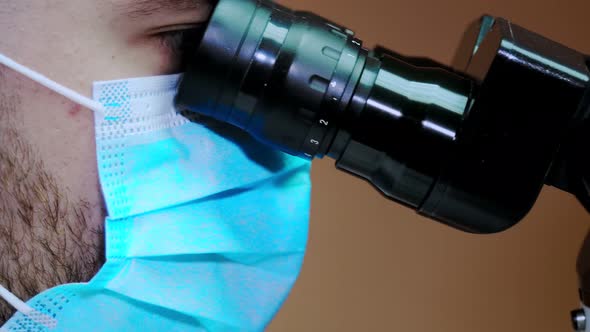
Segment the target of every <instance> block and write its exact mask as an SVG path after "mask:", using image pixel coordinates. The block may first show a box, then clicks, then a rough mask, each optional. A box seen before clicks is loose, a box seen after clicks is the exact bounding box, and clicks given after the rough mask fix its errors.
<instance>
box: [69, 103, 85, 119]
mask: <svg viewBox="0 0 590 332" xmlns="http://www.w3.org/2000/svg"><path fill="white" fill-rule="evenodd" d="M81 111H82V106H80V105H78V104H74V105H72V106H70V107H69V110H68V115H69V116H70V117H76V116H77V115H78V114H80V112H81Z"/></svg>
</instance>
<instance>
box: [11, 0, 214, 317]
mask: <svg viewBox="0 0 590 332" xmlns="http://www.w3.org/2000/svg"><path fill="white" fill-rule="evenodd" d="M211 6H212V5H211V2H209V1H208V0H75V1H74V0H0V31H2V37H1V38H0V53H4V54H5V55H7V56H9V57H11V58H13V59H14V60H16V61H17V62H20V63H22V64H24V65H25V66H28V67H30V68H32V69H34V70H36V71H38V72H41V73H43V74H44V75H46V76H48V77H49V78H51V79H53V80H55V81H57V82H59V83H61V84H63V85H65V86H67V87H70V88H72V89H74V90H77V91H78V92H80V93H82V94H84V95H87V96H90V94H91V83H92V82H93V81H99V80H111V79H119V78H128V77H141V76H150V75H162V74H170V73H174V72H178V71H180V70H181V68H180V56H181V54H180V52H179V50H178V49H177V48H178V47H179V46H180V43H179V41H180V39H181V34H179V33H178V31H179V30H180V31H181V30H185V29H187V28H192V27H196V26H199V25H202V23H203V22H205V21H206V19H207V17H208V14H209V12H210V10H211ZM104 217H105V210H104V206H103V202H102V198H101V193H100V186H99V183H98V174H97V166H96V159H95V145H94V124H93V114H92V112H91V111H89V110H86V109H84V108H81V107H80V106H78V105H76V104H74V103H72V102H69V101H68V100H66V99H64V98H63V97H61V96H59V95H57V94H54V93H52V92H51V91H49V90H47V89H45V88H43V87H41V86H39V85H37V84H35V83H33V82H32V81H30V80H28V79H26V78H24V77H22V76H20V75H18V74H16V73H14V72H13V71H11V70H9V69H7V68H5V67H2V66H0V284H2V285H4V286H6V287H7V288H8V289H9V290H11V291H13V292H14V293H16V295H17V296H20V297H21V298H24V299H29V298H30V297H32V296H34V295H36V294H37V293H39V292H41V291H43V290H45V289H47V288H51V287H53V286H56V285H59V284H64V283H69V282H82V281H87V280H89V279H90V278H91V277H92V276H94V274H95V273H96V272H97V271H98V269H99V268H100V266H101V264H102V263H103V260H104V258H103V256H102V254H103V245H102V243H103V234H102V223H103V221H104ZM11 314H12V311H11V310H10V309H9V308H8V306H7V305H5V304H4V303H0V325H2V323H3V322H4V321H5V320H6V319H7V318H9V316H10V315H11Z"/></svg>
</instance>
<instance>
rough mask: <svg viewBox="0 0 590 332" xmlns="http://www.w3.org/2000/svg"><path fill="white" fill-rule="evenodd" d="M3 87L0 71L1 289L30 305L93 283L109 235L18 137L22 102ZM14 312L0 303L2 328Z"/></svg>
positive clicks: (85, 204) (89, 211)
mask: <svg viewBox="0 0 590 332" xmlns="http://www.w3.org/2000/svg"><path fill="white" fill-rule="evenodd" d="M4 83H5V82H4V81H3V77H2V72H1V70H0V285H3V286H4V287H5V288H7V289H8V290H10V291H11V292H13V293H14V294H15V295H16V296H17V297H19V298H20V299H22V300H24V301H27V300H29V299H30V298H32V297H33V296H35V295H37V294H39V293H40V292H42V291H44V290H46V289H49V288H51V287H54V286H58V285H62V284H67V283H76V282H86V281H88V280H90V279H91V278H92V277H93V276H94V275H95V274H96V272H97V271H98V270H99V269H100V267H101V266H102V265H103V264H104V261H105V257H104V240H103V239H104V232H103V229H102V227H99V228H96V227H92V226H90V225H91V224H90V222H89V221H90V216H91V215H92V214H91V212H92V210H91V205H90V204H89V203H88V202H86V201H84V200H81V199H78V198H76V197H73V195H72V194H71V193H70V192H69V191H68V190H67V188H64V187H63V186H60V183H59V181H57V179H56V177H55V176H54V175H52V174H51V172H50V171H49V170H48V169H47V168H46V167H45V165H44V163H43V160H41V158H40V157H39V154H38V153H37V152H36V150H35V147H34V146H32V145H31V144H30V143H29V142H28V141H27V140H26V139H25V137H23V135H21V134H20V133H19V130H18V128H19V125H21V126H22V124H21V123H19V121H17V115H18V112H19V104H20V103H19V98H18V95H17V94H16V93H11V91H3V90H2V88H3V86H6V84H4ZM14 312H15V310H14V309H12V308H11V307H10V306H9V305H8V304H7V303H5V302H4V301H2V300H0V326H2V325H3V324H4V323H5V322H6V321H7V320H8V319H9V318H10V317H11V316H12V315H13V314H14Z"/></svg>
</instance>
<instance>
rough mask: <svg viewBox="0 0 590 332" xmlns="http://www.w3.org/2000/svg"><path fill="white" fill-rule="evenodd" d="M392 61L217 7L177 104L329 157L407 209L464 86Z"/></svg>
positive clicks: (300, 25) (289, 16) (262, 4)
mask: <svg viewBox="0 0 590 332" xmlns="http://www.w3.org/2000/svg"><path fill="white" fill-rule="evenodd" d="M392 54H393V52H390V51H386V50H384V49H381V50H379V51H377V52H371V53H370V52H369V51H368V50H366V49H364V48H363V47H362V42H361V41H360V40H358V39H356V38H355V37H354V34H353V33H352V32H351V31H350V30H348V29H346V28H343V27H340V26H338V25H336V24H335V23H332V22H329V21H327V20H325V19H323V18H320V17H318V16H315V15H313V14H311V13H306V12H294V11H291V10H289V9H287V8H285V7H282V6H280V5H277V4H274V3H272V2H267V1H245V0H222V1H220V2H219V4H218V6H217V8H216V9H215V12H214V14H213V16H212V18H211V22H210V23H209V26H208V28H207V31H206V32H205V35H204V37H203V39H202V41H201V44H200V46H199V48H198V49H197V50H196V52H195V54H194V55H193V56H192V60H191V62H190V65H189V66H188V68H187V72H186V74H185V76H184V78H183V81H182V83H181V85H180V89H179V92H178V96H177V104H178V106H179V107H181V108H184V109H188V110H192V111H195V112H198V113H200V114H203V115H206V116H210V117H213V118H215V119H217V120H220V121H223V122H228V123H230V124H232V125H234V126H237V127H239V128H242V129H244V130H246V131H247V132H249V133H250V134H252V135H253V136H255V137H256V138H258V139H259V140H261V141H263V142H266V143H268V144H270V145H272V146H274V147H276V148H278V149H280V150H282V151H285V152H287V153H290V154H293V155H297V156H300V157H304V158H309V159H312V158H316V157H319V158H321V157H323V156H324V155H329V156H330V157H332V158H334V159H336V160H338V166H339V167H340V168H341V169H344V170H347V171H349V172H351V173H354V174H356V175H359V176H361V177H363V178H366V179H368V180H369V181H370V182H371V183H373V184H374V185H375V186H377V187H378V188H379V189H380V190H381V191H382V192H384V193H385V194H386V195H387V196H389V197H392V198H395V199H397V200H399V201H400V202H403V203H405V204H408V205H410V206H412V207H414V208H418V207H419V205H420V204H421V202H422V201H423V200H424V199H425V196H426V194H427V193H428V191H429V189H430V188H431V187H432V184H433V182H434V181H435V179H436V177H437V175H438V172H439V170H440V167H441V162H442V161H444V160H445V158H446V157H447V154H448V153H450V148H451V146H452V144H453V141H454V140H455V138H456V131H457V129H458V128H459V127H460V124H461V120H462V118H463V114H464V112H465V110H466V107H467V105H468V101H469V95H470V93H471V89H472V86H471V81H470V80H469V79H467V78H465V77H462V76H460V75H458V74H455V73H451V72H449V71H447V70H445V69H443V66H442V65H438V64H433V63H428V64H427V65H428V67H420V66H418V65H413V64H412V63H410V62H411V61H408V59H405V60H406V61H408V62H406V61H404V60H401V59H400V57H393V56H392ZM408 142H411V144H408Z"/></svg>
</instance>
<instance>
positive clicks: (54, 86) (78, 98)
mask: <svg viewBox="0 0 590 332" xmlns="http://www.w3.org/2000/svg"><path fill="white" fill-rule="evenodd" d="M0 63H1V64H3V65H5V66H6V67H8V68H11V69H13V70H15V71H16V72H19V73H21V74H22V75H24V76H26V77H28V78H30V79H31V80H33V81H35V82H37V83H39V84H41V85H43V86H44V87H46V88H48V89H51V90H53V91H55V92H56V93H58V94H60V95H62V96H64V97H66V98H68V99H70V100H71V101H73V102H75V103H77V104H80V105H82V106H84V107H86V108H88V109H91V110H93V111H95V112H99V113H105V109H104V107H103V106H102V105H101V104H100V103H99V102H97V101H94V100H92V99H90V98H87V97H84V96H82V95H81V94H79V93H77V92H76V91H74V90H72V89H69V88H66V87H65V86H63V85H61V84H59V83H57V82H54V81H52V80H51V79H49V78H47V77H45V76H43V75H41V74H39V73H37V72H36V71H33V70H31V69H29V68H27V67H25V66H23V65H21V64H19V63H17V62H15V61H14V60H12V59H10V58H9V57H7V56H5V55H4V54H2V53H0Z"/></svg>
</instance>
